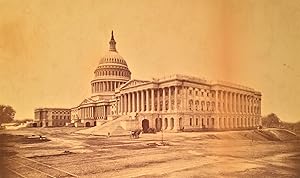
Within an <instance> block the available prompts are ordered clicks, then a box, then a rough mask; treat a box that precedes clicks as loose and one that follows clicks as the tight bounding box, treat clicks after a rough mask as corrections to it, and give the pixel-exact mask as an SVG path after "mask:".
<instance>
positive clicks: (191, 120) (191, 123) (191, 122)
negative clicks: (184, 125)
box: [190, 118, 193, 126]
mask: <svg viewBox="0 0 300 178" xmlns="http://www.w3.org/2000/svg"><path fill="white" fill-rule="evenodd" d="M192 125H193V118H190V126H192Z"/></svg>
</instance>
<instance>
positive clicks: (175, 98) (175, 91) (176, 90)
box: [174, 86, 178, 111]
mask: <svg viewBox="0 0 300 178" xmlns="http://www.w3.org/2000/svg"><path fill="white" fill-rule="evenodd" d="M177 93H178V88H177V86H175V89H174V110H175V111H177Z"/></svg>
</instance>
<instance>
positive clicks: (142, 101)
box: [141, 90, 145, 112]
mask: <svg viewBox="0 0 300 178" xmlns="http://www.w3.org/2000/svg"><path fill="white" fill-rule="evenodd" d="M144 99H145V97H144V90H142V91H141V108H142V109H141V111H142V112H144V111H145V103H144V102H145V101H144Z"/></svg>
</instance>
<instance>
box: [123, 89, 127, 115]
mask: <svg viewBox="0 0 300 178" xmlns="http://www.w3.org/2000/svg"><path fill="white" fill-rule="evenodd" d="M127 103H128V101H127V94H126V93H125V94H124V113H125V114H127V112H128V108H127Z"/></svg>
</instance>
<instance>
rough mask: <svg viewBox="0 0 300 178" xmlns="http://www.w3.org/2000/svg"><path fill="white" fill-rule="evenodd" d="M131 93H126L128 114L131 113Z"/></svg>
mask: <svg viewBox="0 0 300 178" xmlns="http://www.w3.org/2000/svg"><path fill="white" fill-rule="evenodd" d="M131 94H132V93H128V112H129V113H131V112H132V101H131V100H132V97H131Z"/></svg>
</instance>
